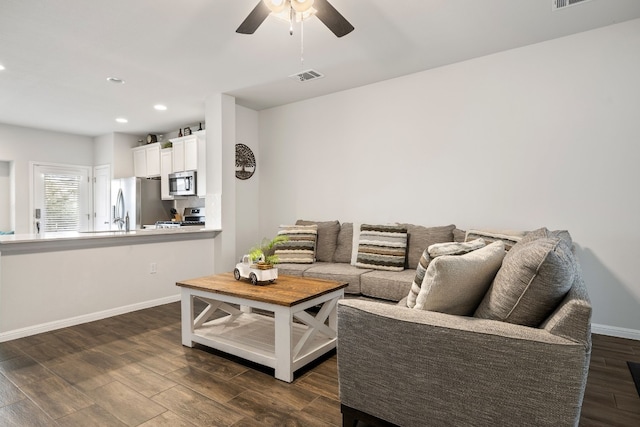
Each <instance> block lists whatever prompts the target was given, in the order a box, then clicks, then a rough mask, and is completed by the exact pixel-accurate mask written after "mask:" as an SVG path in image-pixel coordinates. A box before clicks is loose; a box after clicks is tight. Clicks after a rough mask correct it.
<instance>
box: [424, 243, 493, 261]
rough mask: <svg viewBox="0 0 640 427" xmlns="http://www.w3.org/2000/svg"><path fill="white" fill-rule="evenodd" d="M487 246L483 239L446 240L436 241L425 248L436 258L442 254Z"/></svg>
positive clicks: (455, 253)
mask: <svg viewBox="0 0 640 427" xmlns="http://www.w3.org/2000/svg"><path fill="white" fill-rule="evenodd" d="M485 246H487V244H486V243H485V241H484V240H483V239H476V240H471V241H470V242H448V243H436V244H434V245H431V246H429V247H428V248H427V252H429V256H430V257H431V258H436V257H439V256H443V255H462V254H466V253H467V252H472V251H475V250H477V249H480V248H484V247H485Z"/></svg>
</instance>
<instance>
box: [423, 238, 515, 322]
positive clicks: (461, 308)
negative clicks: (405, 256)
mask: <svg viewBox="0 0 640 427" xmlns="http://www.w3.org/2000/svg"><path fill="white" fill-rule="evenodd" d="M504 247H505V245H504V242H502V241H496V242H493V243H491V244H490V245H487V246H485V247H484V248H481V249H478V250H476V251H473V252H469V253H467V254H464V255H457V256H452V255H447V256H441V257H437V258H434V259H433V260H432V261H431V262H430V263H429V267H427V271H426V273H425V276H424V280H423V281H422V286H421V287H420V293H419V294H418V297H417V298H416V305H415V307H414V308H416V309H422V310H431V311H439V312H442V313H448V314H456V315H460V316H469V315H472V314H473V312H474V310H475V309H476V307H477V306H478V304H479V303H480V301H481V300H482V297H483V296H484V294H485V293H486V291H487V289H488V288H489V286H491V282H492V281H493V279H494V277H495V275H496V273H497V272H498V270H499V269H500V265H501V264H502V260H503V258H504V256H505V249H504Z"/></svg>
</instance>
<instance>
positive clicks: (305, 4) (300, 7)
mask: <svg viewBox="0 0 640 427" xmlns="http://www.w3.org/2000/svg"><path fill="white" fill-rule="evenodd" d="M312 6H313V0H291V7H292V8H293V10H295V11H296V12H298V13H304V12H306V11H307V10H309V9H311V7H312Z"/></svg>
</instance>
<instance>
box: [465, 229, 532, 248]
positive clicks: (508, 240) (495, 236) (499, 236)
mask: <svg viewBox="0 0 640 427" xmlns="http://www.w3.org/2000/svg"><path fill="white" fill-rule="evenodd" d="M526 233H527V232H526V231H514V230H468V231H467V234H466V236H465V238H464V241H465V242H469V241H471V240H476V239H480V238H481V239H484V241H485V242H487V243H491V242H495V241H497V240H502V241H503V242H504V245H505V246H504V248H505V250H507V251H508V250H510V249H511V248H512V247H513V246H514V245H515V244H516V243H518V242H519V241H520V240H521V239H522V238H523V237H524V236H525V234H526Z"/></svg>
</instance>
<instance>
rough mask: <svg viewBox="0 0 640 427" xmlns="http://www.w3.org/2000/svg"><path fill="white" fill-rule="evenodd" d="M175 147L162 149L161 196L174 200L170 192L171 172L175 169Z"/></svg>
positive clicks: (163, 198) (164, 198)
mask: <svg viewBox="0 0 640 427" xmlns="http://www.w3.org/2000/svg"><path fill="white" fill-rule="evenodd" d="M172 168H173V148H163V149H162V150H160V196H161V198H162V200H173V199H174V197H173V196H172V195H170V194H169V174H170V173H171V172H172V171H173V169H172Z"/></svg>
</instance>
